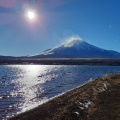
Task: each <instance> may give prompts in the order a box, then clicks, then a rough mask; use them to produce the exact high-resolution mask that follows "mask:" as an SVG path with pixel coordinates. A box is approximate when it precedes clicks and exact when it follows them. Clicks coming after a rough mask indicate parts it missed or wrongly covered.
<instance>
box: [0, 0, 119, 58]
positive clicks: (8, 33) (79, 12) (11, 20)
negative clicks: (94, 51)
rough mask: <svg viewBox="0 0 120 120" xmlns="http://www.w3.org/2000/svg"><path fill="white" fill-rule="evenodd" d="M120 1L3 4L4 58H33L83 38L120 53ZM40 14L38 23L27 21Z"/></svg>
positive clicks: (2, 0) (1, 0)
mask: <svg viewBox="0 0 120 120" xmlns="http://www.w3.org/2000/svg"><path fill="white" fill-rule="evenodd" d="M119 5H120V1H119V0H0V55H10V56H24V55H33V54H38V53H40V52H42V51H43V50H46V49H49V48H53V47H55V46H57V45H59V44H61V43H62V42H64V40H66V39H67V38H69V37H70V36H75V35H79V36H80V37H82V38H83V40H85V41H86V42H88V43H90V44H93V45H95V46H98V47H101V48H104V49H108V50H115V51H118V52H120V47H119V45H120V23H119V22H120V7H119ZM28 8H31V9H34V10H35V11H36V15H37V16H38V18H37V22H36V21H35V22H34V21H33V22H32V23H30V22H29V20H27V19H26V17H25V11H26V9H28Z"/></svg>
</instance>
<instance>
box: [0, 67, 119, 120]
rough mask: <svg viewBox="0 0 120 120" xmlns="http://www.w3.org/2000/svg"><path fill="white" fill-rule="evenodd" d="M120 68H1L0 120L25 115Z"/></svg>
mask: <svg viewBox="0 0 120 120" xmlns="http://www.w3.org/2000/svg"><path fill="white" fill-rule="evenodd" d="M119 71H120V67H119V66H77V65H76V66H75V65H73V66H65V65H62V66H61V65H3V66H0V120H2V119H3V118H5V119H6V118H9V117H11V116H14V115H16V114H18V113H21V112H24V111H27V110H29V109H32V108H34V107H37V106H38V105H40V104H42V103H44V102H46V101H48V100H49V99H50V98H52V97H55V96H56V95H59V94H61V93H63V92H65V91H67V90H70V89H73V88H75V87H77V86H79V85H81V84H83V83H85V82H87V81H89V80H91V79H95V78H96V77H99V76H101V75H105V74H112V73H117V72H119Z"/></svg>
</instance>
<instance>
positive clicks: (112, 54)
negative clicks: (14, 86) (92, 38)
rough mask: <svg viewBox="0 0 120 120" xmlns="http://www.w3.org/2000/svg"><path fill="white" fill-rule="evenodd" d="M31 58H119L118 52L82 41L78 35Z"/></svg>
mask: <svg viewBox="0 0 120 120" xmlns="http://www.w3.org/2000/svg"><path fill="white" fill-rule="evenodd" d="M29 57H32V58H120V53H118V52H116V51H113V50H105V49H102V48H99V47H96V46H94V45H91V44H89V43H87V42H85V41H83V40H82V39H81V38H80V37H71V38H69V39H68V40H67V41H66V42H64V43H63V44H61V45H59V46H57V47H55V48H53V49H48V50H46V51H44V52H42V53H40V54H38V55H33V56H29Z"/></svg>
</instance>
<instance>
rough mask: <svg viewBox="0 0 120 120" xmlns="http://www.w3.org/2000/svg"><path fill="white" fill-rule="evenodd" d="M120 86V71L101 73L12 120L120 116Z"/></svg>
mask: <svg viewBox="0 0 120 120" xmlns="http://www.w3.org/2000/svg"><path fill="white" fill-rule="evenodd" d="M119 89H120V74H115V75H109V76H102V77H98V78H97V79H96V80H92V81H90V82H88V83H86V84H84V85H82V86H80V87H77V88H75V89H73V90H70V91H68V92H66V93H64V94H62V95H59V96H56V97H55V98H52V99H50V100H49V101H48V102H46V103H44V104H42V105H40V106H38V107H37V108H34V109H31V110H29V111H27V112H25V113H21V114H20V115H17V116H16V117H13V118H10V120H56V119H59V120H104V119H106V120H107V119H109V120H113V119H116V118H117V117H118V118H119V116H120V102H119V101H120V98H119V94H120V90H119ZM108 98H109V99H108ZM115 100H116V101H115ZM114 102H115V103H114ZM110 103H111V104H110ZM113 104H114V106H113ZM114 108H116V109H114ZM116 111H119V112H116ZM111 113H112V114H111ZM115 117H116V118H115ZM117 120H119V119H117Z"/></svg>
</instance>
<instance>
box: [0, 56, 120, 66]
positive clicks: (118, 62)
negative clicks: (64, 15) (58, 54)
mask: <svg viewBox="0 0 120 120" xmlns="http://www.w3.org/2000/svg"><path fill="white" fill-rule="evenodd" d="M15 64H16V65H101V66H105V65H109V66H120V59H107V58H106V59H102V58H44V59H42V58H41V59H37V58H36V59H0V65H15Z"/></svg>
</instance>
